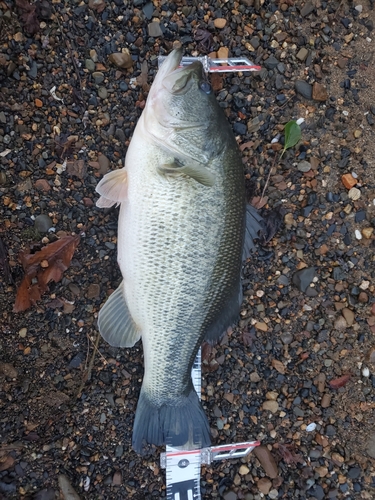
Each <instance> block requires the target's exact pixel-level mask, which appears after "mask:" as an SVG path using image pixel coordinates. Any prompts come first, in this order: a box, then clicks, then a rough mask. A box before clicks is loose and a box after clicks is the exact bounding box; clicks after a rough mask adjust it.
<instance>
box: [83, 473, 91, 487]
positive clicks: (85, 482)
mask: <svg viewBox="0 0 375 500" xmlns="http://www.w3.org/2000/svg"><path fill="white" fill-rule="evenodd" d="M83 489H84V490H85V491H89V489H90V478H89V477H88V476H87V477H86V479H85V480H84V482H83Z"/></svg>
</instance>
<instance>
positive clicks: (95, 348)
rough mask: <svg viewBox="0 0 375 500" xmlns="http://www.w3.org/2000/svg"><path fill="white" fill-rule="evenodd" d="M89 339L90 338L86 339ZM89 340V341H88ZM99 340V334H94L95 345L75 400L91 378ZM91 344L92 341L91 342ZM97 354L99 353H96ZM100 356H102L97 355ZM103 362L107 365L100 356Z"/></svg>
mask: <svg viewBox="0 0 375 500" xmlns="http://www.w3.org/2000/svg"><path fill="white" fill-rule="evenodd" d="M88 338H90V337H88ZM90 340H91V339H90ZM99 340H100V333H99V332H97V334H96V339H95V343H93V347H94V349H93V351H92V355H91V359H90V363H89V366H88V367H87V370H86V372H85V374H84V376H83V378H82V382H81V385H80V386H79V389H78V391H77V394H76V399H77V398H79V397H80V396H81V393H82V391H83V388H84V386H85V384H86V382H87V381H88V380H90V377H91V372H92V368H93V366H94V361H95V355H96V351H98V345H99ZM91 342H92V341H91ZM98 352H99V351H98ZM99 354H100V355H101V356H102V354H101V353H99ZM102 357H103V359H104V361H105V364H107V360H106V359H105V358H104V356H102Z"/></svg>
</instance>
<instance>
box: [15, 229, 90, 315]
mask: <svg viewBox="0 0 375 500" xmlns="http://www.w3.org/2000/svg"><path fill="white" fill-rule="evenodd" d="M80 238H81V236H80V235H79V234H77V235H75V236H65V237H64V238H61V239H60V240H58V241H54V242H53V243H49V244H48V245H46V246H45V247H44V248H42V250H40V251H39V252H36V253H34V254H30V253H24V252H22V253H21V254H20V261H21V263H22V266H23V268H24V271H25V276H24V278H23V280H22V283H21V285H20V286H19V288H18V290H17V296H16V302H15V304H14V308H13V311H14V312H22V311H26V309H28V308H29V307H31V305H32V304H35V302H37V301H38V300H40V298H41V297H42V295H43V293H45V292H46V291H47V290H48V283H49V282H50V281H55V282H56V283H57V282H58V281H60V280H61V278H62V276H63V273H64V271H66V269H68V267H69V265H70V261H71V260H72V257H73V254H74V251H75V249H76V248H77V246H78V243H79V240H80ZM43 261H47V263H48V267H42V266H41V263H42V262H43ZM44 265H45V262H44ZM35 279H36V283H33V281H35Z"/></svg>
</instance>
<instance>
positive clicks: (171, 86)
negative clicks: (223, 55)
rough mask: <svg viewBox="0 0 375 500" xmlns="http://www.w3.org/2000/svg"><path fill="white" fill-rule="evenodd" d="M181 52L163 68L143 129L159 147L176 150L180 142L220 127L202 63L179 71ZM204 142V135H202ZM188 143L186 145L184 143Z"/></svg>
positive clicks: (147, 108) (148, 104) (151, 95)
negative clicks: (162, 145) (164, 146)
mask: <svg viewBox="0 0 375 500" xmlns="http://www.w3.org/2000/svg"><path fill="white" fill-rule="evenodd" d="M181 57H182V50H181V49H178V50H174V51H172V52H171V53H170V54H169V56H168V57H167V58H166V60H165V61H164V62H163V64H162V65H161V67H160V69H159V71H158V73H157V75H156V77H155V80H154V83H153V85H152V87H151V89H150V93H149V96H148V98H147V103H146V108H145V112H146V113H145V117H144V126H145V128H146V130H147V132H148V133H149V134H151V135H152V136H153V138H154V139H156V140H157V141H158V142H159V143H163V144H164V145H167V146H169V147H170V149H174V147H173V146H175V145H176V144H173V142H175V143H176V141H177V142H180V141H178V140H177V138H181V136H182V134H184V138H185V139H187V137H188V136H189V137H191V135H192V134H197V131H199V130H200V131H201V130H203V129H207V128H209V127H211V128H212V126H213V125H215V123H217V119H216V118H217V115H218V110H219V113H220V112H221V109H220V108H219V105H218V103H217V101H216V98H215V95H214V93H213V91H212V88H211V85H210V83H209V82H208V80H207V78H206V75H205V73H204V71H203V66H202V64H201V62H199V61H195V62H193V63H192V64H190V65H189V66H184V67H179V65H180V62H181ZM201 139H202V141H204V140H205V139H204V134H201ZM184 142H185V141H184Z"/></svg>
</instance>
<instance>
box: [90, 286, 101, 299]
mask: <svg viewBox="0 0 375 500" xmlns="http://www.w3.org/2000/svg"><path fill="white" fill-rule="evenodd" d="M99 295H100V285H98V284H97V283H92V284H91V285H90V286H89V288H88V290H87V298H88V299H97V298H98V297H99Z"/></svg>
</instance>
